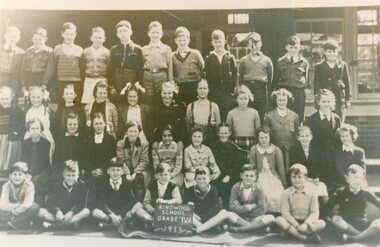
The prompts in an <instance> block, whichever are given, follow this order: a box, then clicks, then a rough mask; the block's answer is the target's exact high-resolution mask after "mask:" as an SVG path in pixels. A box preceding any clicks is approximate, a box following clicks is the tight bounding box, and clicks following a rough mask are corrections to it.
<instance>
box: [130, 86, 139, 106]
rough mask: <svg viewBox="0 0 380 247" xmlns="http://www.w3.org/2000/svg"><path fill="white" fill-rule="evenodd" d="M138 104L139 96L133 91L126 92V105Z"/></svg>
mask: <svg viewBox="0 0 380 247" xmlns="http://www.w3.org/2000/svg"><path fill="white" fill-rule="evenodd" d="M138 102H139V95H138V94H137V92H136V91H135V90H130V91H128V105H130V106H136V105H137V103H138Z"/></svg>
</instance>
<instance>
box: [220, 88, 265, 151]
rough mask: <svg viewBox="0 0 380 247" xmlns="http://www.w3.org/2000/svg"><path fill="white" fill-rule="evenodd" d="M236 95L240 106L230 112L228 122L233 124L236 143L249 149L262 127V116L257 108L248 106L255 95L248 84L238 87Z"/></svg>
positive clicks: (244, 148)
mask: <svg viewBox="0 0 380 247" xmlns="http://www.w3.org/2000/svg"><path fill="white" fill-rule="evenodd" d="M234 96H235V100H236V102H237V103H238V106H237V107H235V108H234V109H232V110H231V111H229V112H228V114H227V123H228V124H229V125H230V126H231V129H232V133H233V135H234V138H235V143H236V144H237V145H238V146H239V147H240V148H242V149H243V150H247V151H248V150H250V149H251V147H252V145H253V144H254V142H255V133H256V132H257V130H259V129H260V127H261V126H260V125H261V123H260V116H259V113H258V112H257V111H256V110H255V109H253V108H250V107H248V103H249V101H253V95H252V93H251V91H250V90H249V88H248V87H247V86H245V85H241V86H240V87H239V88H237V89H236V90H235V92H234Z"/></svg>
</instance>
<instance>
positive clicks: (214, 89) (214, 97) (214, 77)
mask: <svg viewBox="0 0 380 247" xmlns="http://www.w3.org/2000/svg"><path fill="white" fill-rule="evenodd" d="M211 39H212V41H211V44H212V46H213V47H214V50H213V51H211V52H210V55H208V56H207V57H206V59H205V73H206V79H207V81H208V83H209V86H210V100H211V101H213V102H215V103H216V104H218V106H219V108H220V115H221V118H222V121H225V120H226V116H227V113H228V111H229V110H231V108H232V106H233V99H232V96H231V94H232V93H233V92H234V88H235V84H236V75H237V69H236V62H235V57H234V56H233V55H232V54H230V53H229V52H228V51H227V50H226V49H225V48H224V47H225V45H226V38H225V35H224V33H223V31H221V30H214V31H213V32H212V33H211Z"/></svg>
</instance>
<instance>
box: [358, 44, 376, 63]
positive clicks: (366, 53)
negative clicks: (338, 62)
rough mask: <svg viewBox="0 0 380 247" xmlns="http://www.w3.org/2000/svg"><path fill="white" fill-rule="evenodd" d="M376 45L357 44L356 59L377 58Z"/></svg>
mask: <svg viewBox="0 0 380 247" xmlns="http://www.w3.org/2000/svg"><path fill="white" fill-rule="evenodd" d="M376 54H377V47H376V46H359V47H358V59H359V60H371V59H377V55H376Z"/></svg>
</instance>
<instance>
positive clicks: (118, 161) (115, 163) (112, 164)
mask: <svg viewBox="0 0 380 247" xmlns="http://www.w3.org/2000/svg"><path fill="white" fill-rule="evenodd" d="M123 165H124V164H123V160H122V159H120V158H117V157H114V158H112V159H111V160H110V161H108V164H107V168H111V167H121V168H122V167H123Z"/></svg>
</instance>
